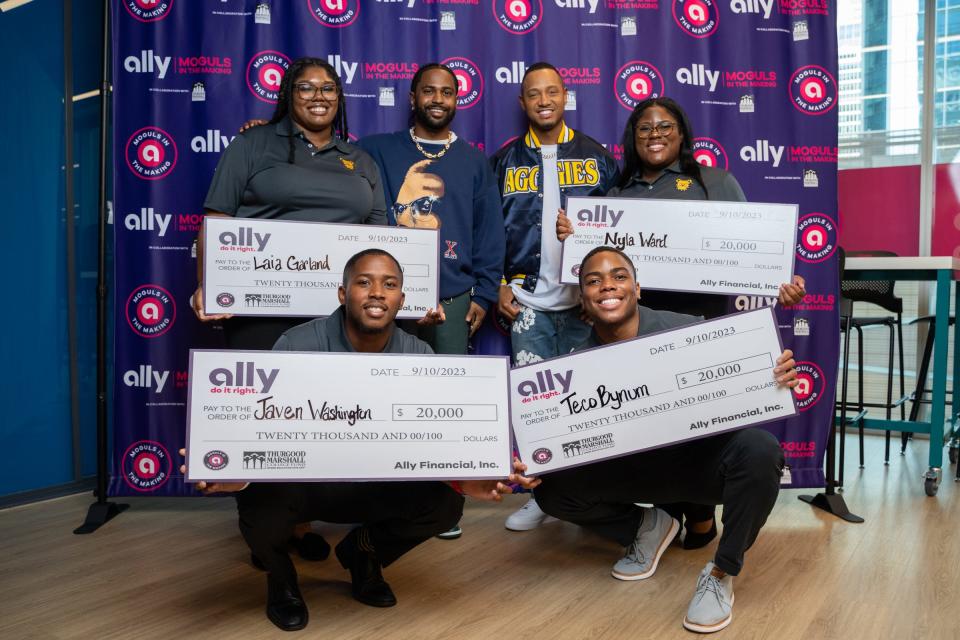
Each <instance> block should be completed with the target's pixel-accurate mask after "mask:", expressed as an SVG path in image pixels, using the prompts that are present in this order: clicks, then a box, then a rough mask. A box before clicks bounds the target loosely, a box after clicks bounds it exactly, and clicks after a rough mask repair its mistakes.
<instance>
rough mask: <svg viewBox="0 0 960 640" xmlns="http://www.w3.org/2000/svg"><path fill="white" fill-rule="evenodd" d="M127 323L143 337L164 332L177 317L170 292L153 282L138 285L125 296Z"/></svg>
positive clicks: (175, 306)
mask: <svg viewBox="0 0 960 640" xmlns="http://www.w3.org/2000/svg"><path fill="white" fill-rule="evenodd" d="M126 316H127V324H129V325H130V328H131V329H132V330H133V331H134V333H136V334H138V335H139V336H141V337H143V338H156V337H157V336H162V335H163V334H164V333H166V332H167V331H168V330H169V329H170V327H172V326H173V323H174V322H175V321H176V319H177V304H176V303H175V302H174V301H173V296H171V295H170V292H169V291H167V290H166V289H164V288H163V287H159V286H157V285H155V284H144V285H140V286H139V287H137V288H136V289H134V290H133V293H131V294H130V297H129V298H127V306H126Z"/></svg>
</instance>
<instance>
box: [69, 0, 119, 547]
mask: <svg viewBox="0 0 960 640" xmlns="http://www.w3.org/2000/svg"><path fill="white" fill-rule="evenodd" d="M68 1H71V0H68ZM100 64H101V68H100V198H99V216H100V219H99V247H98V262H97V501H96V502H94V503H93V504H92V505H90V509H89V510H88V511H87V518H86V520H84V522H83V524H82V525H80V526H79V527H77V528H76V529H74V530H73V532H74V533H77V534H83V533H93V532H94V531H96V530H97V529H99V528H100V527H101V526H102V525H104V524H106V523H107V522H108V521H109V520H110V519H112V518H113V517H114V516H116V515H118V514H119V513H120V512H121V511H123V510H124V509H126V508H128V507H129V506H130V505H127V504H118V503H116V502H108V501H107V451H108V449H109V443H108V442H107V274H106V270H107V269H106V262H107V259H106V255H107V153H108V147H107V145H108V141H109V135H108V127H109V121H108V120H109V117H108V108H109V98H110V2H109V0H104V2H103V43H102V50H101V52H100Z"/></svg>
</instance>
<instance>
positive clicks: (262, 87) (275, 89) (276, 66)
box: [247, 51, 290, 104]
mask: <svg viewBox="0 0 960 640" xmlns="http://www.w3.org/2000/svg"><path fill="white" fill-rule="evenodd" d="M289 68H290V58H288V57H287V56H285V55H284V54H282V53H280V52H279V51H260V52H259V53H257V54H255V55H254V56H253V57H252V58H250V62H248V63H247V87H248V88H249V89H250V92H251V93H253V95H255V96H256V97H257V99H258V100H263V101H264V102H269V103H271V104H276V102H277V98H279V97H280V82H281V81H282V80H283V74H285V73H286V72H287V69H289Z"/></svg>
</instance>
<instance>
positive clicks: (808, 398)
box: [793, 362, 826, 411]
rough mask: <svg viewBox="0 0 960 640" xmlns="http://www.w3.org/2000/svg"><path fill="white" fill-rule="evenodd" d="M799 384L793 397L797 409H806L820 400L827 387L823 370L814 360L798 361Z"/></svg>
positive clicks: (794, 389) (794, 390)
mask: <svg viewBox="0 0 960 640" xmlns="http://www.w3.org/2000/svg"><path fill="white" fill-rule="evenodd" d="M796 369H797V386H795V387H794V388H793V397H794V399H795V400H796V401H797V409H799V410H800V411H806V410H807V409H809V408H811V407H812V406H813V405H815V404H817V403H818V402H819V401H820V398H821V397H823V392H824V389H825V388H826V380H824V377H823V371H822V370H821V369H820V367H818V366H817V365H816V364H814V363H813V362H798V363H797V366H796Z"/></svg>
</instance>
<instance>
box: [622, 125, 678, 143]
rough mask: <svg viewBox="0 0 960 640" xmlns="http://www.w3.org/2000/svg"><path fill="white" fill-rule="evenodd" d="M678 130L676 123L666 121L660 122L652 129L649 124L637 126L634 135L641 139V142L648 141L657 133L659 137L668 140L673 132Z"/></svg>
mask: <svg viewBox="0 0 960 640" xmlns="http://www.w3.org/2000/svg"><path fill="white" fill-rule="evenodd" d="M676 130H677V123H676V122H666V121H664V122H658V123H657V124H656V125H655V126H652V127H651V126H650V125H648V124H641V125H637V126H636V127H635V128H634V130H633V135H634V136H635V137H637V138H639V139H640V140H646V139H647V138H649V137H651V136H652V135H653V134H654V132H656V134H657V135H658V136H662V137H664V138H667V137H669V136H670V135H672V134H673V132H674V131H676Z"/></svg>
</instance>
